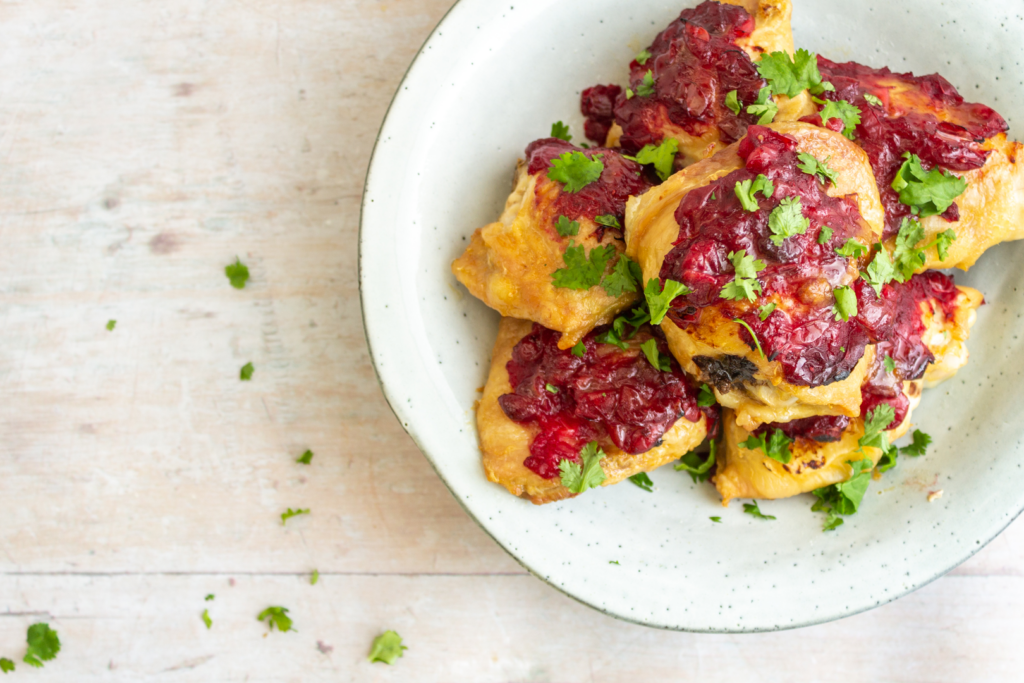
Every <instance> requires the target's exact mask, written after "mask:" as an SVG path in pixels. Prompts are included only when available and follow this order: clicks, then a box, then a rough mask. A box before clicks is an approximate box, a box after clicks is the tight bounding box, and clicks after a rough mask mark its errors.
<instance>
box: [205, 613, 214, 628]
mask: <svg viewBox="0 0 1024 683" xmlns="http://www.w3.org/2000/svg"><path fill="white" fill-rule="evenodd" d="M203 623H204V624H206V630H207V631H209V630H210V629H211V628H213V619H211V618H210V610H208V609H204V610H203Z"/></svg>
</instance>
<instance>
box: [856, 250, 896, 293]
mask: <svg viewBox="0 0 1024 683" xmlns="http://www.w3.org/2000/svg"><path fill="white" fill-rule="evenodd" d="M878 246H879V249H878V253H877V254H875V258H874V259H873V260H872V261H871V263H870V264H869V265H868V269H867V273H864V274H862V275H861V277H862V278H864V281H865V282H867V283H868V284H869V285H871V286H872V287H873V288H874V290H875V294H877V295H878V296H882V286H883V285H885V284H887V283H889V282H892V280H893V279H894V278H895V277H896V269H895V268H894V267H893V265H892V261H891V260H889V250H888V249H886V248H885V247H884V246H882V245H878Z"/></svg>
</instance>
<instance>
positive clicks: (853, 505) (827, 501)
mask: <svg viewBox="0 0 1024 683" xmlns="http://www.w3.org/2000/svg"><path fill="white" fill-rule="evenodd" d="M846 464H847V465H849V466H850V478H849V479H847V480H846V481H844V482H840V483H838V484H832V485H830V486H823V487H822V488H820V489H815V490H814V491H812V493H813V494H814V495H815V496H817V498H818V501H817V502H816V503H815V504H814V506H813V507H811V510H813V511H815V512H828V513H829V517H828V519H827V520H826V528H825V529H824V530H825V531H830V530H831V529H834V528H836V527H837V526H839V525H840V524H842V520H839V522H838V523H837V522H836V515H852V514H853V513H855V512H857V508H858V507H860V503H861V501H862V500H864V494H865V493H866V492H867V490H868V484H870V483H871V469H872V463H871V460H870V459H869V458H864V459H863V460H857V461H855V462H854V461H850V462H847V463H846Z"/></svg>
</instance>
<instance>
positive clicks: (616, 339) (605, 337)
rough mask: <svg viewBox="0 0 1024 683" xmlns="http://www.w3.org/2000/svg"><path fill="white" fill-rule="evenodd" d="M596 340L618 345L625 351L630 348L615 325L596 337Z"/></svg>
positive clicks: (599, 342)
mask: <svg viewBox="0 0 1024 683" xmlns="http://www.w3.org/2000/svg"><path fill="white" fill-rule="evenodd" d="M594 341H596V342H597V343H598V344H611V345H612V346H617V347H619V348H620V349H622V350H623V351H625V350H626V349H628V348H629V347H628V346H626V342H624V341H622V335H620V334H619V332H618V331H617V330H616V329H615V328H614V327H611V328H609V329H607V330H605V331H604V332H602V333H601V334H599V335H597V336H596V337H594Z"/></svg>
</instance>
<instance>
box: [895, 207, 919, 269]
mask: <svg viewBox="0 0 1024 683" xmlns="http://www.w3.org/2000/svg"><path fill="white" fill-rule="evenodd" d="M923 239H924V228H923V227H921V223H920V221H918V220H917V219H916V218H909V219H908V218H904V219H903V222H902V223H901V224H900V231H899V233H897V235H896V249H895V250H894V251H893V261H894V265H895V268H896V279H897V280H899V281H900V282H906V281H907V280H909V279H910V278H911V276H913V274H914V271H916V270H917V269H918V268H920V267H921V266H923V265H924V262H925V253H924V250H923V249H916V248H915V247H916V246H917V243H918V242H920V241H921V240H923Z"/></svg>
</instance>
